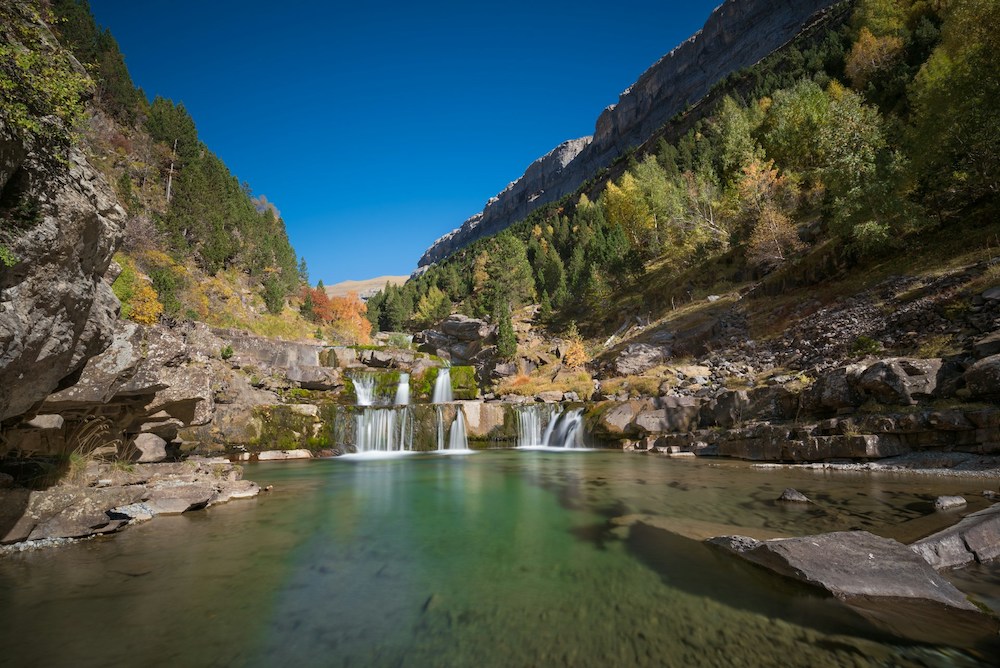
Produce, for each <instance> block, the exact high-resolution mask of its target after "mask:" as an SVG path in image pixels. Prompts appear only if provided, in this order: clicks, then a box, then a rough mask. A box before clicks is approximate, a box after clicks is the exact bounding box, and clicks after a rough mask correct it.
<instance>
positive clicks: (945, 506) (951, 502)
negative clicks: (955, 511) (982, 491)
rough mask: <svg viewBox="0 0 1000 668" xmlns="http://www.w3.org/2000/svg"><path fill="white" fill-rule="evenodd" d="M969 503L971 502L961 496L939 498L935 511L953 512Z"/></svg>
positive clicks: (935, 504)
mask: <svg viewBox="0 0 1000 668" xmlns="http://www.w3.org/2000/svg"><path fill="white" fill-rule="evenodd" d="M968 503H969V502H968V501H966V500H965V499H964V498H963V497H961V496H939V497H938V498H937V500H935V501H934V510H951V509H952V508H961V507H963V506H965V505H967V504H968Z"/></svg>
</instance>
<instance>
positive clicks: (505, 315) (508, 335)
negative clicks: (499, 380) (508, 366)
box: [494, 303, 517, 361]
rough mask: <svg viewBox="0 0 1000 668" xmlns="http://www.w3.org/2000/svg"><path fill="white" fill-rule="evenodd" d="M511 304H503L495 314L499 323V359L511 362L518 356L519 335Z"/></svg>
mask: <svg viewBox="0 0 1000 668" xmlns="http://www.w3.org/2000/svg"><path fill="white" fill-rule="evenodd" d="M510 310H511V309H510V304H508V303H503V304H501V305H499V306H498V308H497V309H496V311H495V312H494V318H495V320H496V321H497V357H499V358H500V359H502V360H507V361H510V360H512V359H514V357H515V356H516V355H517V335H516V334H514V323H513V321H512V320H511V317H510Z"/></svg>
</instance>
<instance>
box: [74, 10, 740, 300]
mask: <svg viewBox="0 0 1000 668" xmlns="http://www.w3.org/2000/svg"><path fill="white" fill-rule="evenodd" d="M720 1H721V0H712V1H710V2H703V1H694V2H673V1H664V0H659V1H655V0H636V1H634V2H622V3H615V2H607V1H604V2H589V1H587V0H580V1H578V2H569V1H566V0H558V1H556V2H537V1H536V2H523V1H521V0H511V1H508V2H503V3H499V2H491V1H486V2H426V3H418V2H398V1H391V2H380V3H360V2H352V3H340V2H310V3H307V2H294V1H287V0H286V1H285V2H273V1H271V2H260V1H258V0H244V1H242V2H237V1H235V0H198V1H197V2H192V1H191V0H169V1H167V0H155V1H154V0H143V1H141V2H137V1H136V0H90V5H91V9H92V10H93V12H94V15H95V17H96V18H97V22H98V23H99V24H100V25H103V26H106V27H108V28H110V29H111V32H112V33H113V34H114V36H115V37H116V38H117V40H118V42H119V44H120V45H121V48H122V52H123V53H124V54H125V60H126V63H127V64H128V67H129V70H130V72H131V73H132V78H133V79H134V80H135V82H136V84H137V85H139V86H141V87H142V88H143V89H144V90H145V91H146V94H147V95H149V96H150V97H152V96H153V95H161V96H163V97H167V98H170V99H172V100H174V101H175V102H178V101H181V102H183V103H184V106H185V107H187V109H188V111H189V112H190V113H191V115H192V117H194V120H195V123H196V124H197V126H198V132H199V135H200V137H201V139H202V141H203V142H205V144H206V145H208V147H209V148H210V149H211V150H212V151H214V152H215V153H216V154H218V155H219V157H220V158H222V160H223V161H224V162H225V163H226V164H227V165H228V166H229V168H230V170H231V171H232V172H233V173H234V174H236V176H237V177H238V178H239V179H240V180H242V181H247V182H249V183H250V185H251V187H252V189H253V191H254V192H255V193H256V194H264V195H266V196H267V198H268V199H269V200H270V201H272V202H274V204H275V205H276V206H277V207H278V208H279V209H280V211H281V214H282V217H283V218H284V220H285V224H286V226H287V228H288V233H289V237H290V238H291V241H292V244H293V245H294V246H295V249H296V251H297V252H298V254H299V255H300V256H304V257H305V258H306V262H307V264H308V265H309V272H310V277H311V279H312V281H313V282H314V283H315V281H316V280H317V279H322V280H323V282H324V283H326V284H332V283H336V282H338V281H342V280H345V279H362V278H370V277H373V276H379V275H383V274H408V273H410V272H411V271H412V270H413V269H414V268H415V267H416V262H417V259H418V258H419V257H420V255H421V254H422V253H423V251H424V249H425V248H427V247H428V246H429V245H430V244H431V243H432V242H433V241H434V240H435V239H436V238H438V237H439V236H441V235H442V234H444V233H446V232H448V231H450V230H452V229H454V228H455V227H457V226H458V225H459V224H461V223H462V221H464V220H465V219H466V218H467V217H469V216H470V215H472V214H474V213H476V212H478V211H480V210H481V209H482V207H483V205H484V204H485V203H486V200H487V199H489V198H490V197H492V196H493V195H495V194H496V193H497V192H499V191H500V190H502V189H503V188H504V187H505V186H506V185H507V183H509V182H510V181H513V180H514V179H515V178H517V177H518V176H520V175H521V174H522V173H523V171H524V169H525V167H527V166H528V165H529V164H530V163H531V162H532V161H533V160H535V159H536V158H538V157H540V156H542V155H543V154H545V153H547V152H548V151H549V150H551V149H552V148H554V147H555V146H556V145H558V144H559V143H561V142H563V141H565V140H567V139H573V138H576V137H581V136H584V135H589V134H592V133H593V131H594V122H595V121H596V120H597V116H598V114H599V113H600V112H601V110H602V109H603V108H604V107H606V106H607V105H609V104H612V103H614V102H616V101H617V100H618V95H619V93H621V92H622V91H623V90H624V89H625V88H626V87H628V86H629V85H630V84H631V83H632V82H634V81H635V80H636V78H638V76H639V75H640V74H641V73H642V72H643V71H644V70H645V69H646V68H648V67H649V66H650V65H652V64H653V63H654V62H655V61H656V60H657V59H658V58H659V57H660V56H662V55H663V54H665V53H667V52H668V51H670V49H672V48H673V47H674V46H676V45H677V44H679V43H680V42H682V41H683V40H685V39H687V38H688V37H689V36H690V35H692V34H693V33H694V32H695V31H697V30H699V29H700V28H701V26H702V25H703V24H704V22H705V19H706V18H707V17H708V15H709V14H710V13H711V10H712V8H713V7H714V6H715V5H716V4H718V2H720Z"/></svg>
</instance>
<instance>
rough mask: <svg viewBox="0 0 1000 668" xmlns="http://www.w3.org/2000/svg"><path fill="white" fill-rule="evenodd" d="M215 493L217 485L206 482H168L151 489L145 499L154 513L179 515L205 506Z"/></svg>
mask: <svg viewBox="0 0 1000 668" xmlns="http://www.w3.org/2000/svg"><path fill="white" fill-rule="evenodd" d="M215 495H216V490H215V487H214V486H213V485H209V484H206V483H168V484H162V485H158V486H156V487H154V488H153V489H151V490H150V491H149V493H148V495H147V496H146V498H144V499H143V501H144V502H145V504H146V505H147V506H148V507H149V508H150V509H151V510H152V512H153V514H154V515H179V514H181V513H186V512H187V511H189V510H200V509H202V508H205V507H206V506H208V504H209V503H210V502H211V501H212V499H213V498H215Z"/></svg>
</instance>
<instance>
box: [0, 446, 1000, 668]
mask: <svg viewBox="0 0 1000 668" xmlns="http://www.w3.org/2000/svg"><path fill="white" fill-rule="evenodd" d="M246 474H247V477H249V478H251V479H253V480H256V481H258V482H260V483H261V484H273V485H274V491H272V492H270V493H268V494H265V495H262V496H261V497H260V498H259V499H256V500H252V501H240V502H234V503H231V504H228V505H226V506H220V507H217V508H212V509H209V510H208V511H205V512H198V513H190V514H186V515H183V516H176V517H160V518H157V519H156V520H154V521H153V522H150V523H147V524H144V525H140V526H137V527H133V528H130V529H129V530H128V531H126V532H124V533H122V534H120V535H118V536H114V537H108V538H104V539H99V540H93V541H86V542H82V543H79V544H76V545H73V546H70V547H67V548H63V549H57V550H47V551H41V552H36V553H27V554H21V555H15V556H12V557H9V558H6V559H3V560H0V612H2V614H3V624H0V644H2V646H3V648H4V656H5V661H4V662H5V663H7V662H8V661H9V662H10V663H9V664H7V665H17V666H107V665H137V666H138V665H142V666H181V665H183V666H277V665H295V666H300V667H301V666H591V665H593V666H603V667H607V666H626V665H665V666H700V665H705V666H714V665H717V666H741V665H742V666H761V665H780V666H792V665H798V666H827V665H830V666H835V665H849V666H854V665H900V666H925V665H926V666H945V665H977V664H978V665H989V663H990V661H991V656H990V655H987V654H983V653H981V652H980V651H978V650H977V649H976V648H968V647H965V648H962V647H934V646H920V645H914V644H912V643H907V642H904V641H902V640H900V639H897V638H893V637H890V636H888V635H886V634H884V633H883V632H881V631H879V630H878V629H875V628H873V627H871V626H870V625H868V624H867V622H865V621H864V620H862V619H861V618H860V617H858V616H856V615H854V614H853V613H850V611H847V610H846V609H845V608H843V606H840V605H839V604H837V603H836V602H835V601H832V600H830V599H827V598H823V597H821V596H818V595H816V594H815V593H813V592H810V591H807V590H805V589H803V588H801V587H799V586H797V585H794V584H791V583H786V582H784V581H782V580H779V579H777V578H775V577H774V576H772V575H770V574H768V573H764V572H763V571H760V570H758V569H755V568H753V567H750V566H747V565H744V564H741V563H737V561H736V560H734V559H733V558H731V557H729V556H727V555H723V554H720V553H719V552H717V551H715V550H712V549H709V548H707V547H705V546H704V545H702V544H701V543H700V542H699V540H698V539H700V538H703V537H705V536H708V535H718V534H723V533H750V534H751V535H758V536H761V537H766V536H772V535H774V536H778V535H795V534H799V535H801V534H808V533H818V532H822V531H832V530H842V529H854V528H858V529H866V530H869V531H872V532H874V533H878V534H881V535H886V536H892V537H897V538H900V539H904V540H911V539H912V538H914V537H916V536H918V535H924V534H926V533H929V532H930V531H933V530H935V529H936V528H938V527H939V526H941V525H943V524H946V523H950V522H951V521H952V520H953V518H952V519H949V518H946V517H942V516H941V514H934V512H933V500H934V498H935V497H936V496H937V495H938V494H962V495H965V496H966V497H967V498H969V499H970V501H971V502H972V503H971V504H970V507H969V508H967V509H966V512H971V511H973V510H976V509H978V508H980V507H984V506H985V505H986V502H985V501H984V500H982V499H981V497H980V496H978V495H979V494H980V492H981V489H982V486H983V482H982V481H976V480H966V479H960V478H950V479H936V478H922V477H914V476H898V475H897V476H893V475H884V474H883V475H874V474H871V473H845V472H822V471H774V470H765V471H762V470H756V469H753V468H751V467H749V466H748V465H746V464H744V463H739V462H726V461H722V462H706V461H704V460H697V461H686V460H676V459H665V458H659V457H643V456H638V455H628V454H624V453H620V452H561V453H554V452H545V451H493V452H478V453H474V454H471V455H469V456H467V457H441V456H435V455H432V454H431V455H423V454H417V455H411V456H408V457H403V458H396V459H387V460H366V459H353V460H351V459H333V460H324V461H314V462H281V463H261V464H256V465H251V466H248V467H247V470H246ZM789 486H791V487H795V488H797V489H799V490H800V491H802V492H803V493H805V494H806V495H807V496H809V497H810V498H812V499H813V500H814V501H816V503H815V504H813V505H810V506H806V507H798V506H794V505H792V506H789V505H786V504H779V503H777V502H775V501H774V499H776V498H777V496H778V495H779V494H780V493H781V491H782V489H784V488H785V487H789ZM664 528H665V529H669V531H666V530H663V529H664ZM990 577H993V576H992V575H989V574H987V575H986V576H984V577H983V578H980V582H985V584H984V585H982V586H984V587H985V588H986V589H985V590H984V592H983V594H982V595H983V596H984V597H986V598H988V597H990V596H994V597H995V596H996V586H995V583H994V589H992V590H991V589H989V586H990V585H989V578H990Z"/></svg>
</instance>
